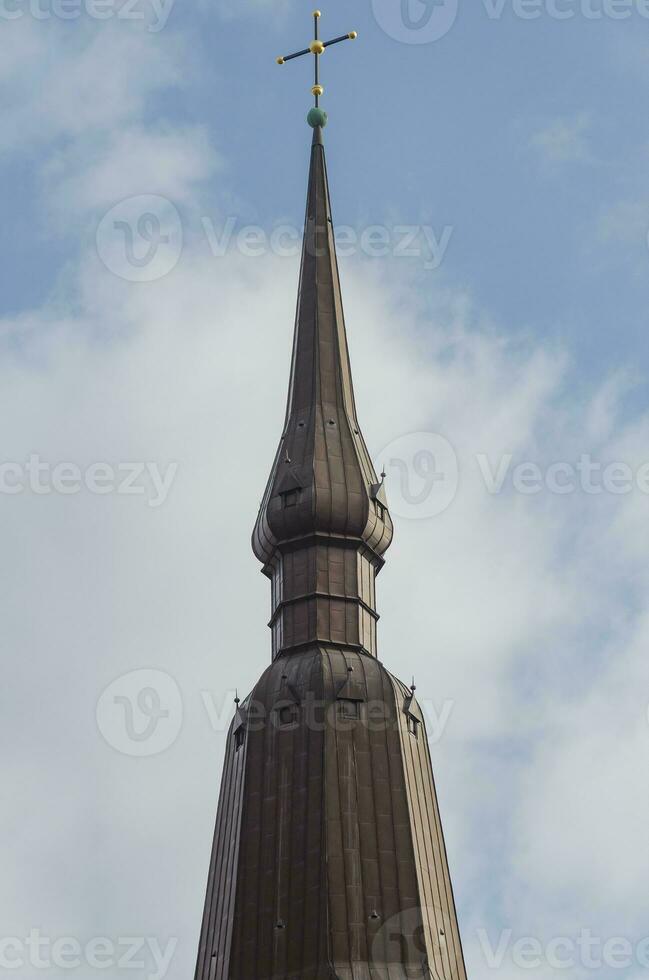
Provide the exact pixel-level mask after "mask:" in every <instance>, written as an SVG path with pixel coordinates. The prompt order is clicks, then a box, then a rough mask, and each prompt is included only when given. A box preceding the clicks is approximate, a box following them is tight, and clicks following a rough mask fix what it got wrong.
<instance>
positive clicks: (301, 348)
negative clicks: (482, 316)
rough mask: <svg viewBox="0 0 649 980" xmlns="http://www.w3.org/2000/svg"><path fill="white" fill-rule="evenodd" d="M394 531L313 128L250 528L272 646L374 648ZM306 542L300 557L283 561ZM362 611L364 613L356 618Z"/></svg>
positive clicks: (317, 134)
mask: <svg viewBox="0 0 649 980" xmlns="http://www.w3.org/2000/svg"><path fill="white" fill-rule="evenodd" d="M391 540H392V521H391V519H390V515H389V512H388V509H387V501H386V499H385V494H384V491H383V487H382V484H381V483H380V482H379V480H378V477H377V475H376V472H375V470H374V466H373V464H372V460H371V458H370V455H369V452H368V450H367V446H366V445H365V441H364V439H363V436H362V435H361V431H360V426H359V424H358V418H357V416H356V405H355V402H354V390H353V385H352V376H351V370H350V365H349V352H348V349H347V336H346V331H345V319H344V315H343V307H342V299H341V291H340V281H339V276H338V264H337V260H336V250H335V244H334V231H333V224H332V220H331V206H330V200H329V186H328V182H327V168H326V163H325V153H324V145H323V142H322V130H321V129H320V128H316V129H315V130H314V135H313V144H312V148H311V165H310V171H309V185H308V195H307V208H306V219H305V227H304V243H303V248H302V264H301V270H300V283H299V291H298V305H297V314H296V321H295V335H294V341H293V360H292V365H291V376H290V385H289V394H288V405H287V410H286V419H285V423H284V431H283V433H282V437H281V439H280V443H279V448H278V450H277V454H276V456H275V461H274V463H273V467H272V470H271V473H270V477H269V480H268V484H267V486H266V492H265V494H264V498H263V500H262V503H261V507H260V510H259V515H258V517H257V523H256V525H255V529H254V532H253V537H252V543H253V550H254V552H255V554H256V556H257V557H258V558H259V560H260V561H261V562H263V564H264V571H265V572H266V574H267V575H268V576H269V577H270V578H272V579H275V580H276V581H277V588H274V589H273V594H274V604H273V617H274V618H273V621H272V622H271V625H272V626H273V627H274V628H273V635H274V654H275V655H277V654H278V653H279V652H281V651H282V650H286V649H289V648H292V647H297V646H300V645H301V644H304V643H307V642H315V641H321V642H342V643H351V644H352V645H353V646H357V647H358V648H359V649H366V650H367V652H369V653H375V642H374V631H375V630H374V623H375V620H376V614H375V610H374V600H373V592H374V587H373V582H374V576H375V575H376V574H377V572H378V571H379V570H380V567H381V564H382V557H381V556H382V555H383V553H384V552H385V551H386V549H387V548H388V547H389V545H390V542H391ZM326 547H329V549H330V550H329V552H328V553H327V554H326V555H323V554H322V552H321V549H322V548H326ZM308 548H310V549H311V553H310V555H308V556H304V558H303V560H302V561H301V560H300V558H299V557H298V558H297V559H295V560H293V561H289V560H286V561H285V560H284V556H286V555H291V554H293V555H294V554H295V553H296V552H300V551H303V550H306V549H308ZM350 550H351V551H353V552H354V554H357V553H361V554H362V555H363V556H364V558H365V562H364V564H363V563H361V564H360V567H359V569H358V570H355V569H354V568H353V567H352V566H354V565H355V563H356V559H355V558H354V559H352V557H350V556H349V555H347V557H345V552H348V551H350ZM296 564H297V565H300V568H301V570H300V571H297V570H296V569H295V565H296ZM307 565H310V566H311V567H312V570H313V569H314V568H315V566H318V567H320V569H321V570H324V568H325V566H326V568H327V569H329V570H330V571H333V580H332V579H330V578H329V577H327V576H325V575H322V574H321V575H320V576H319V578H318V577H317V575H316V574H315V571H313V574H311V576H310V577H309V573H308V570H307V569H306V566H307ZM343 566H344V568H343ZM296 575H300V576H301V577H300V580H299V582H298V581H296V578H295V576H296ZM316 579H317V580H316ZM364 579H365V580H366V581H365V585H364V584H363V580H364ZM280 593H282V595H280ZM332 597H333V599H334V600H338V602H337V605H336V603H335V601H334V605H335V606H336V607H335V608H332V601H330V600H331V599H332ZM288 601H290V603H291V604H293V605H294V606H295V605H296V604H297V605H298V607H299V608H298V609H297V610H295V609H294V610H293V614H292V617H291V622H290V623H289V622H288V619H289V617H288V615H285V608H286V607H285V606H283V605H282V603H283V602H288ZM352 607H355V608H352ZM363 617H364V618H365V619H366V620H367V619H368V617H369V619H370V620H371V621H372V622H371V624H368V623H367V622H366V623H362V622H361V623H359V622H358V620H359V619H363ZM296 618H297V620H299V621H300V623H302V626H300V625H296V624H295V621H296ZM332 619H333V620H335V621H336V623H337V624H338V625H333V626H332V625H331V621H332ZM325 620H326V623H325ZM318 621H319V623H318ZM343 623H347V626H343V625H341V624H343ZM275 627H277V628H275Z"/></svg>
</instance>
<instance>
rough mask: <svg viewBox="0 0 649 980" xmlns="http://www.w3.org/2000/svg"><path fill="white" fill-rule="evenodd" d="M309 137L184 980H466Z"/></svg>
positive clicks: (322, 168) (388, 532)
mask: <svg viewBox="0 0 649 980" xmlns="http://www.w3.org/2000/svg"><path fill="white" fill-rule="evenodd" d="M316 13H318V12H316ZM314 16H315V15H314ZM318 16H319V14H318ZM315 20H316V22H317V16H315ZM342 39H343V38H339V39H338V40H342ZM328 43H337V41H334V42H328ZM314 46H315V47H314ZM325 46H326V45H325V44H324V43H321V42H318V41H317V37H316V41H314V42H313V43H312V45H311V46H310V48H309V49H307V51H311V52H312V53H313V54H315V55H316V56H317V55H318V53H321V49H322V50H324V48H325ZM301 53H303V52H298V55H299V54H301ZM289 57H292V56H287V58H286V59H284V60H288V58H289ZM314 94H315V93H314ZM316 98H317V97H316ZM309 117H310V120H311V125H312V126H314V134H313V144H312V148H311V165H310V171H309V188H308V196H307V210H306V221H305V233H304V245H303V251H302V265H301V271H300V283H299V293H298V306H297V315H296V322H295V337H294V341H293V360H292V367H291V380H290V385H289V394H288V404H287V409H286V419H285V423H284V429H283V432H282V436H281V439H280V443H279V447H278V449H277V453H276V455H275V461H274V463H273V467H272V469H271V473H270V477H269V480H268V484H267V487H266V492H265V494H264V498H263V500H262V503H261V507H260V509H259V515H258V518H257V523H256V526H255V530H254V532H253V548H254V551H255V554H256V555H257V557H258V558H259V559H260V560H261V562H262V563H263V570H264V572H265V573H266V574H267V575H268V576H269V578H270V579H271V581H272V610H273V611H272V617H271V623H270V625H271V627H272V637H273V660H272V663H271V664H270V665H269V666H268V667H267V668H266V670H265V671H264V672H263V674H262V676H261V678H260V679H259V681H258V682H257V684H255V686H254V688H253V690H252V692H251V693H250V695H249V696H248V697H247V698H245V699H244V700H243V701H241V702H239V703H237V706H236V712H235V717H234V719H233V722H232V725H231V727H230V732H229V734H228V740H227V745H226V751H225V763H224V770H223V780H222V783H221V794H220V798H219V807H218V813H217V819H216V830H215V834H214V843H213V848H212V858H211V862H210V869H209V876H208V883H207V895H206V899H205V910H204V915H203V924H202V929H201V936H200V942H199V950H198V960H197V965H196V980H407V978H408V980H431V978H433V980H466V972H465V968H464V961H463V957H462V945H461V941H460V933H459V928H458V923H457V916H456V912H455V904H454V899H453V890H452V886H451V879H450V874H449V868H448V861H447V857H446V850H445V846H444V837H443V834H442V828H441V821H440V815H439V808H438V804H437V796H436V792H435V784H434V780H433V772H432V768H431V763H430V754H429V751H428V741H427V738H426V728H425V720H424V716H423V714H422V711H421V709H420V707H419V705H418V704H417V701H416V699H415V687H414V682H413V685H412V687H411V688H408V687H407V686H406V685H405V684H403V683H402V682H401V681H399V680H397V678H396V677H394V676H393V675H392V674H390V673H389V672H388V670H387V669H386V668H385V667H384V666H383V664H382V663H381V662H380V661H379V659H378V658H377V656H376V620H377V614H376V604H375V589H374V582H375V577H376V575H377V573H378V572H379V571H380V569H381V566H382V564H383V555H384V553H385V551H386V549H387V548H388V546H389V544H390V541H391V539H392V521H391V519H390V515H389V512H388V509H387V502H386V499H385V495H384V490H383V482H382V481H381V482H379V481H378V478H377V476H376V473H375V471H374V467H373V466H372V461H371V459H370V455H369V453H368V451H367V447H366V445H365V442H364V441H363V437H362V435H361V431H360V426H359V424H358V418H357V415H356V405H355V402H354V391H353V385H352V376H351V370H350V365H349V353H348V350H347V337H346V332H345V320H344V316H343V308H342V300H341V294H340V282H339V277H338V266H337V262H336V252H335V245H334V231H333V224H332V221H331V207H330V202H329V187H328V184H327V169H326V164H325V155H324V146H323V141H322V128H321V127H322V125H323V124H324V122H325V117H324V113H323V110H321V109H320V108H319V107H317V106H316V107H314V108H313V109H312V110H311V112H310V114H309ZM404 649H405V650H407V649H408V645H407V640H406V641H405V642H404ZM400 653H401V656H402V657H403V651H401V652H400Z"/></svg>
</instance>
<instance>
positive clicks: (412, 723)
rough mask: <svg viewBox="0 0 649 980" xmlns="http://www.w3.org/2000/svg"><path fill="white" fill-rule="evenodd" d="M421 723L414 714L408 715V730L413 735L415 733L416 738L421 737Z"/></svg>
mask: <svg viewBox="0 0 649 980" xmlns="http://www.w3.org/2000/svg"><path fill="white" fill-rule="evenodd" d="M419 725H420V721H419V718H415V716H414V715H408V731H409V732H410V734H411V735H414V736H415V738H419Z"/></svg>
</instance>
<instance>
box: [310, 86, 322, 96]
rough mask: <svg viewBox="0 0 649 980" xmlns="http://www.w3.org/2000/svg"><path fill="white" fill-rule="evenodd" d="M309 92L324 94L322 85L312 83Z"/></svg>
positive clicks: (318, 94)
mask: <svg viewBox="0 0 649 980" xmlns="http://www.w3.org/2000/svg"><path fill="white" fill-rule="evenodd" d="M311 94H312V95H317V96H320V95H324V88H323V87H322V85H314V86H313V88H312V89H311Z"/></svg>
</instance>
